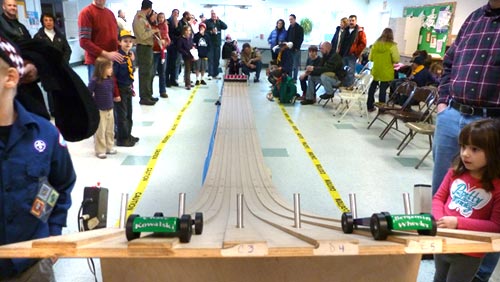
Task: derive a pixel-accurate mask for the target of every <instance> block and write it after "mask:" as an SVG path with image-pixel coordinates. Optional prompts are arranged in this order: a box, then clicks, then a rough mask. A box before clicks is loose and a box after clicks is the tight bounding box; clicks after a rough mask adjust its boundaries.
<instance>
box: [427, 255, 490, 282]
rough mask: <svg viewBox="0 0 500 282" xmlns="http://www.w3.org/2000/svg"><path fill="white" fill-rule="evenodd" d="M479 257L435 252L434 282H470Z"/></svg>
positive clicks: (478, 262)
mask: <svg viewBox="0 0 500 282" xmlns="http://www.w3.org/2000/svg"><path fill="white" fill-rule="evenodd" d="M480 263H481V258H477V257H470V256H466V255H462V254H435V255H434V264H435V266H436V273H435V274H434V282H447V281H453V282H470V281H471V280H472V279H473V278H474V273H476V271H477V269H478V267H479V264H480Z"/></svg>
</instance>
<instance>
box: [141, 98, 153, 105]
mask: <svg viewBox="0 0 500 282" xmlns="http://www.w3.org/2000/svg"><path fill="white" fill-rule="evenodd" d="M139 104H141V105H144V106H154V104H156V102H155V101H153V100H150V99H148V98H144V99H141V100H139Z"/></svg>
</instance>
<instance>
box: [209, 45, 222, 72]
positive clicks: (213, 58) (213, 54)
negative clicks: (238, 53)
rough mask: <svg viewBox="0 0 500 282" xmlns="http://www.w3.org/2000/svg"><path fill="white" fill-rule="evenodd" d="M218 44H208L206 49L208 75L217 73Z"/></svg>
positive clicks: (218, 59)
mask: <svg viewBox="0 0 500 282" xmlns="http://www.w3.org/2000/svg"><path fill="white" fill-rule="evenodd" d="M219 61H220V46H210V47H209V50H208V75H209V76H211V77H216V76H217V75H219Z"/></svg>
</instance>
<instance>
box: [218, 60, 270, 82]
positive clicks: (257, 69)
mask: <svg viewBox="0 0 500 282" xmlns="http://www.w3.org/2000/svg"><path fill="white" fill-rule="evenodd" d="M209 62H210V61H209ZM209 64H210V63H209ZM254 64H255V68H254V69H251V68H249V67H247V66H246V65H244V64H242V66H241V72H243V73H244V74H246V75H250V73H251V72H255V79H259V78H260V71H261V70H262V62H261V61H257V62H255V63H254Z"/></svg>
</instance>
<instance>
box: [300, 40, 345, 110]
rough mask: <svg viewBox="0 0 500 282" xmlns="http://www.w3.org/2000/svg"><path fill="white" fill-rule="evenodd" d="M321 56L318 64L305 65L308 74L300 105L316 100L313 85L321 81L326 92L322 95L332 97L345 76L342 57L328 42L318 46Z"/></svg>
mask: <svg viewBox="0 0 500 282" xmlns="http://www.w3.org/2000/svg"><path fill="white" fill-rule="evenodd" d="M319 49H320V51H321V54H322V58H321V61H320V63H319V65H318V66H306V73H307V74H309V78H308V82H307V91H306V99H305V100H303V101H302V102H300V103H301V104H302V105H310V104H314V102H316V97H315V96H316V93H315V87H316V85H317V84H319V83H321V85H323V88H325V91H326V93H325V94H323V95H328V96H322V98H323V97H325V98H324V99H326V98H331V97H333V93H334V88H337V87H338V86H339V85H340V82H341V81H342V78H344V76H345V71H344V66H343V64H342V57H340V55H339V54H337V52H335V51H334V50H333V49H332V44H331V43H330V42H323V43H321V45H320V47H319Z"/></svg>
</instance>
